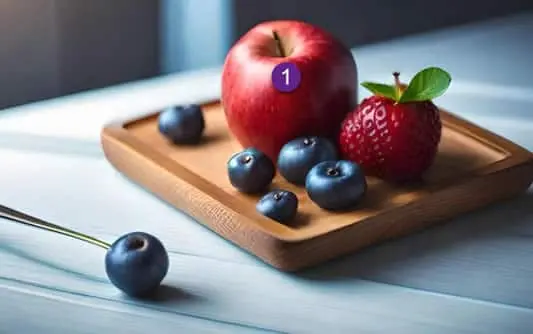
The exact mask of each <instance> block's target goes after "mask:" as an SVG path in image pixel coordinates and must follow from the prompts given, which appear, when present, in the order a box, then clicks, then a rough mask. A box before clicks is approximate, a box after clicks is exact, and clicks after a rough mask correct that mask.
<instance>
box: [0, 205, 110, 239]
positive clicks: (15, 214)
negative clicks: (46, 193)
mask: <svg viewBox="0 0 533 334" xmlns="http://www.w3.org/2000/svg"><path fill="white" fill-rule="evenodd" d="M0 217H1V218H5V219H7V220H11V221H14V222H17V223H21V224H24V225H28V226H32V227H37V228H40V229H43V230H47V231H50V232H55V233H59V234H62V235H66V236H68V237H71V238H74V239H78V240H81V241H85V242H88V243H90V244H93V245H95V246H98V247H102V248H104V249H109V248H110V247H111V245H110V244H108V243H107V242H104V241H102V240H98V239H96V238H93V237H91V236H89V235H86V234H83V233H80V232H76V231H73V230H70V229H68V228H65V227H62V226H59V225H56V224H52V223H49V222H46V221H44V220H41V219H39V218H35V217H32V216H30V215H27V214H25V213H22V212H19V211H16V210H13V209H11V208H8V207H5V206H3V205H0Z"/></svg>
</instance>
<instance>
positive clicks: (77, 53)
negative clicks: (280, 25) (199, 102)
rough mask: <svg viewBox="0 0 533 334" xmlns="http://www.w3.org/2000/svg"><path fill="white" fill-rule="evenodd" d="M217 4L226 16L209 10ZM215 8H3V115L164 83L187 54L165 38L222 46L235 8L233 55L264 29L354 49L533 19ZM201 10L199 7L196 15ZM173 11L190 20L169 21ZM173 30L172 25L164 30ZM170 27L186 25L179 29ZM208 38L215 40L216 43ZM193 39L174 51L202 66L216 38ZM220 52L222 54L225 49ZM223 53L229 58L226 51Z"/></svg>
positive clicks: (139, 2) (346, 6)
mask: <svg viewBox="0 0 533 334" xmlns="http://www.w3.org/2000/svg"><path fill="white" fill-rule="evenodd" d="M211 1H213V5H215V4H216V6H213V7H209V8H205V6H207V5H208V4H209V2H211ZM215 2H216V0H210V1H203V0H202V1H200V0H135V1H133V0H112V1H110V0H39V1H37V0H35V1H33V0H0V109H1V108H6V107H9V106H14V105H19V104H23V103H28V102H32V101H37V100H42V99H46V98H51V97H56V96H61V95H65V94H69V93H74V92H79V91H84V90H88V89H93V88H100V87H104V86H109V85H113V84H117V83H121V82H127V81H133V80H138V79H143V78H148V77H153V76H156V75H159V74H161V73H162V71H163V70H164V69H163V65H162V61H161V59H166V60H168V58H169V55H170V57H177V56H178V54H180V53H183V51H184V50H179V49H176V50H167V49H166V48H165V47H162V43H161V41H162V37H161V36H162V35H163V36H165V38H167V39H171V40H172V41H175V38H183V36H181V37H180V34H181V35H183V34H192V35H194V34H197V35H195V36H199V35H201V36H204V37H205V36H211V37H210V38H211V39H213V38H215V39H217V38H220V37H219V36H221V34H218V35H217V34H216V32H217V30H219V28H222V27H219V26H217V24H219V23H213V22H212V21H213V19H209V18H206V17H205V16H206V13H211V12H213V11H223V10H222V9H221V8H227V7H224V6H225V5H228V6H231V8H230V9H229V10H228V11H227V12H228V13H229V16H230V18H229V19H230V20H231V21H230V22H231V24H232V26H233V27H232V34H231V36H230V37H229V39H230V41H228V43H226V44H227V45H231V44H232V43H233V42H234V41H235V40H236V39H237V38H238V37H239V36H241V35H242V34H243V33H245V32H246V31H247V30H248V29H250V28H251V27H252V26H253V25H255V24H257V23H258V22H260V21H264V20H271V19H280V18H291V19H300V20H306V21H309V22H312V23H314V24H317V25H320V26H323V27H324V28H326V29H328V30H329V31H331V32H332V33H334V34H335V35H336V36H338V37H339V38H340V39H341V40H342V41H343V42H344V43H346V44H347V45H348V46H350V47H354V46H359V45H363V44H367V43H374V42H379V41H385V40H387V39H390V38H395V37H399V36H404V35H408V34H413V33H421V32H425V31H429V30H433V29H438V28H443V27H448V26H453V25H457V24H463V23H469V22H474V21H479V20H484V19H488V18H491V17H498V16H504V15H508V14H511V13H516V12H519V11H523V10H533V0H484V1H483V0H446V1H428V0H364V1H363V0H265V1H259V0H257V1H255V0H232V1H230V0H228V1H225V0H221V2H218V3H215ZM164 4H166V5H164ZM169 4H172V6H169ZM176 4H180V5H179V6H178V5H176ZM163 5H164V6H163ZM191 6H196V7H195V9H194V10H191V8H192V7H191ZM202 6H203V7H202ZM170 8H176V9H175V10H176V11H180V10H181V11H182V12H181V13H167V11H168V10H169V9H170ZM179 8H181V9H179ZM183 8H186V9H187V11H186V12H183ZM207 9H210V11H206V10H207ZM162 10H163V11H164V12H161V11H162ZM223 12H224V13H226V11H223ZM190 13H194V15H192V16H191V15H190ZM183 15H186V17H185V18H184V17H182V16H183ZM211 15H216V13H211ZM221 15H226V14H221ZM196 16H198V17H196ZM165 20H167V22H166V25H165V24H162V22H163V21H165ZM168 20H173V22H176V23H177V24H170V25H169V24H168ZM202 20H203V21H202ZM217 22H218V21H217ZM220 22H225V21H224V20H221V21H220ZM192 23H194V25H193V26H194V27H192V28H194V29H192V28H191V27H190V26H191V24H192ZM200 23H201V24H200ZM180 24H181V26H180ZM203 24H205V26H203ZM220 24H222V23H220ZM167 26H172V27H173V28H172V29H173V32H172V34H168V33H167V34H165V31H163V30H164V29H163V28H161V27H167ZM180 27H181V28H180ZM186 28H189V29H186ZM174 30H175V31H174ZM208 31H212V32H214V33H213V34H211V35H209V34H208ZM192 35H191V36H190V37H189V38H188V39H187V43H182V42H181V41H178V42H175V43H174V42H173V43H171V44H172V45H180V46H182V47H185V48H186V49H187V50H186V51H187V56H188V57H189V58H191V57H192V58H191V59H195V58H196V57H198V55H199V53H198V52H200V51H198V49H202V52H203V51H204V50H205V49H206V47H207V46H208V45H211V46H213V44H215V43H210V42H209V40H208V39H209V38H207V37H206V38H204V39H203V40H202V41H201V43H196V44H198V45H196V44H194V42H195V40H196V37H195V36H192ZM174 36H176V37H174ZM217 36H218V37H217ZM224 36H225V35H224ZM202 43H203V44H202ZM206 43H207V44H206ZM163 44H164V43H163ZM165 45H166V46H168V45H167V44H165ZM172 45H171V46H172ZM218 45H222V44H220V43H218ZM214 48H218V49H220V47H219V46H216V45H215V46H214ZM218 49H217V50H218ZM218 51H219V52H218V53H220V54H221V55H223V54H224V50H218ZM458 52H460V50H458ZM218 53H217V54H218ZM216 58H217V59H218V58H219V59H218V60H216V59H215V60H212V57H211V58H209V59H208V60H209V62H211V61H213V62H214V64H212V65H219V64H221V63H222V61H223V56H217V57H216ZM170 60H172V59H170ZM202 66H203V63H202ZM181 69H183V68H179V70H181ZM170 71H172V69H171V70H170ZM166 72H168V71H166Z"/></svg>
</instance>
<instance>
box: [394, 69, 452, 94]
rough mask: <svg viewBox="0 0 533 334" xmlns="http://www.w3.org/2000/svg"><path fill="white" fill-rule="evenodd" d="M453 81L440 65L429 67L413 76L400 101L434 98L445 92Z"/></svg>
mask: <svg viewBox="0 0 533 334" xmlns="http://www.w3.org/2000/svg"><path fill="white" fill-rule="evenodd" d="M451 81H452V78H451V76H450V74H448V72H446V71H445V70H443V69H441V68H438V67H428V68H426V69H423V70H422V71H420V72H418V73H417V74H416V75H415V76H414V77H413V79H412V80H411V82H409V86H407V89H406V90H405V91H404V92H403V94H402V96H401V97H400V100H399V101H398V102H400V103H405V102H416V101H427V100H432V99H434V98H436V97H439V96H441V95H442V94H444V92H445V91H446V90H447V89H448V87H449V86H450V83H451Z"/></svg>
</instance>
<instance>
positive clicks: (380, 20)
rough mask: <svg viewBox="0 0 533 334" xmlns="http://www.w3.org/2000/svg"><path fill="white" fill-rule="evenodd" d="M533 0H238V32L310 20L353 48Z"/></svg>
mask: <svg viewBox="0 0 533 334" xmlns="http://www.w3.org/2000/svg"><path fill="white" fill-rule="evenodd" d="M532 9H533V0H444V1H443V0H441V1H431V0H292V1H289V0H268V1H249V0H234V1H233V10H234V12H235V14H234V15H235V32H236V36H240V35H242V34H243V33H245V32H246V31H247V30H248V29H250V28H251V27H252V26H254V25H255V24H257V23H258V22H259V21H264V20H273V19H283V18H291V19H299V20H305V21H308V22H311V23H314V24H317V25H319V26H322V27H324V28H327V30H329V31H330V32H332V33H333V34H335V35H336V36H337V37H338V38H339V39H341V40H342V41H343V42H344V43H345V44H347V45H349V46H351V47H353V46H358V45H362V44H368V43H375V42H379V41H383V40H386V39H390V38H395V37H400V36H404V35H409V34H414V33H421V32H425V31H429V30H434V29H439V28H444V27H449V26H454V25H458V24H465V23H469V22H474V21H479V20H485V19H489V18H492V17H498V16H505V15H509V14H512V13H516V12H520V11H524V10H532Z"/></svg>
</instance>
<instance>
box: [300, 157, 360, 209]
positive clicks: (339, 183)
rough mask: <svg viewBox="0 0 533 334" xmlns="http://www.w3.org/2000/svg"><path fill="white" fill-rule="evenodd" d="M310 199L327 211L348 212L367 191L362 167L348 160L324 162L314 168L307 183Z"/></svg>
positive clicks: (308, 176) (308, 175)
mask: <svg viewBox="0 0 533 334" xmlns="http://www.w3.org/2000/svg"><path fill="white" fill-rule="evenodd" d="M305 188H306V190H307V194H308V196H309V198H310V199H311V200H312V201H313V202H315V203H316V204H317V205H318V206H319V207H321V208H322V209H325V210H331V211H335V210H346V209H349V208H351V207H353V206H355V205H356V204H357V203H359V201H360V199H361V198H362V197H363V196H364V194H365V193H366V190H367V183H366V179H365V176H364V173H363V171H362V169H361V168H360V166H359V165H358V164H356V163H354V162H351V161H347V160H338V161H323V162H321V163H319V164H317V165H316V166H314V167H313V168H312V169H311V170H310V171H309V173H308V174H307V178H306V181H305Z"/></svg>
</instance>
